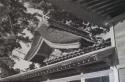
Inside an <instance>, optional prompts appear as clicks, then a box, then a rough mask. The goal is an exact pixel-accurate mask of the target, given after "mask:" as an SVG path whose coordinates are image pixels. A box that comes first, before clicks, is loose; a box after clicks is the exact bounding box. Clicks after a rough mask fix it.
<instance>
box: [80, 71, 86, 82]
mask: <svg viewBox="0 0 125 82" xmlns="http://www.w3.org/2000/svg"><path fill="white" fill-rule="evenodd" d="M81 82H85V76H84V74H83V73H81Z"/></svg>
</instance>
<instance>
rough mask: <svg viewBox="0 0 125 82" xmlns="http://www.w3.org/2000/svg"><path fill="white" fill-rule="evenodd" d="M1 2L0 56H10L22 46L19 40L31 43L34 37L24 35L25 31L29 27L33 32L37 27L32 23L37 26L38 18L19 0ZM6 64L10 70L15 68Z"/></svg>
mask: <svg viewBox="0 0 125 82" xmlns="http://www.w3.org/2000/svg"><path fill="white" fill-rule="evenodd" d="M0 4H1V5H0V12H1V13H0V52H1V53H0V57H1V58H2V57H8V58H10V56H11V55H12V51H13V50H14V49H15V48H21V45H20V43H19V41H23V42H25V43H27V42H30V43H31V41H32V39H30V38H29V37H24V35H25V33H23V31H24V29H27V30H28V31H30V32H31V33H33V32H34V29H35V27H34V26H32V25H31V23H33V24H34V25H36V26H37V23H38V20H37V18H36V17H35V15H33V14H30V13H27V10H26V7H25V6H24V5H23V2H20V1H19V0H0ZM13 62H14V61H13ZM4 64H5V62H3V63H2V66H3V65H4ZM5 65H6V68H8V69H9V70H14V69H12V67H11V68H10V66H9V64H5Z"/></svg>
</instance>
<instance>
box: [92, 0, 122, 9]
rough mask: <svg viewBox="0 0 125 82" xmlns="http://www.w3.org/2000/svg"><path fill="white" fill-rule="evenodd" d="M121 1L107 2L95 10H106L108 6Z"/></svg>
mask: <svg viewBox="0 0 125 82" xmlns="http://www.w3.org/2000/svg"><path fill="white" fill-rule="evenodd" d="M119 3H121V2H120V0H117V1H114V2H112V3H109V4H105V5H103V6H101V7H98V8H96V9H94V10H95V11H100V10H104V9H107V8H109V7H112V6H114V5H117V4H119Z"/></svg>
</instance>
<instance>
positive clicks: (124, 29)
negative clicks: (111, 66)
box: [114, 21, 125, 82]
mask: <svg viewBox="0 0 125 82" xmlns="http://www.w3.org/2000/svg"><path fill="white" fill-rule="evenodd" d="M114 32H115V42H116V49H117V54H118V61H119V64H118V65H117V69H118V72H119V81H120V82H125V21H122V22H120V23H118V24H117V25H116V26H114Z"/></svg>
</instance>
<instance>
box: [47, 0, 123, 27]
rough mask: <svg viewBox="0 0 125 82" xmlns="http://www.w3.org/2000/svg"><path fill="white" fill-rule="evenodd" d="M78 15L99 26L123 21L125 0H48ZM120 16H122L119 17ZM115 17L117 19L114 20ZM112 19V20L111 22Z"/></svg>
mask: <svg viewBox="0 0 125 82" xmlns="http://www.w3.org/2000/svg"><path fill="white" fill-rule="evenodd" d="M47 1H49V2H51V3H52V4H53V5H55V6H57V7H59V8H60V9H64V10H66V11H68V12H70V13H72V14H73V15H75V16H76V17H78V18H80V19H83V20H85V21H88V22H90V23H91V24H95V25H99V26H104V27H107V26H110V25H114V24H116V23H118V22H119V21H121V20H122V19H123V18H122V17H123V16H122V17H121V16H120V15H123V13H125V8H124V7H125V1H124V0H103V1H102V0H47ZM119 16H120V17H119ZM114 19H115V20H114ZM109 21H110V22H109Z"/></svg>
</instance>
